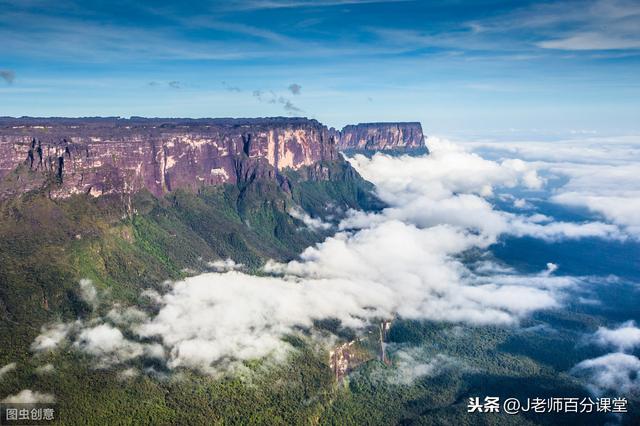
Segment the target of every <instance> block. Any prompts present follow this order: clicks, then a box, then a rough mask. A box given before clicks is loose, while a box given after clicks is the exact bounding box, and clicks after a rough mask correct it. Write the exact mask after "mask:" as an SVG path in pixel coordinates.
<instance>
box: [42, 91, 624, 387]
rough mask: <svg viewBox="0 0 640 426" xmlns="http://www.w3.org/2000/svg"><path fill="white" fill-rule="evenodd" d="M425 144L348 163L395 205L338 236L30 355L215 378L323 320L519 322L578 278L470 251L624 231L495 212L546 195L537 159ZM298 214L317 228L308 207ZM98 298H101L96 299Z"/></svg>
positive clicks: (279, 350)
mask: <svg viewBox="0 0 640 426" xmlns="http://www.w3.org/2000/svg"><path fill="white" fill-rule="evenodd" d="M258 95H259V96H262V94H261V93H259V94H258ZM430 147H431V151H432V153H431V154H430V155H429V156H423V157H416V158H413V157H399V158H398V157H395V158H394V157H389V156H386V155H381V154H376V155H375V156H374V157H373V158H370V159H369V158H366V157H364V156H356V157H355V158H353V159H351V160H350V161H351V162H352V164H353V165H354V167H356V168H357V169H358V171H359V172H360V173H361V174H362V175H363V176H364V177H365V178H367V179H369V180H370V181H372V182H373V183H374V184H375V185H376V191H377V193H378V195H379V196H380V198H382V199H383V200H384V201H385V202H386V203H387V204H388V205H389V207H388V208H386V209H384V210H383V211H381V212H376V213H364V212H358V211H351V212H349V213H348V214H347V216H346V217H345V218H344V220H343V221H342V222H341V223H340V224H339V227H338V228H339V230H338V232H337V233H336V234H335V235H333V236H331V237H328V238H326V239H325V240H324V241H323V242H321V243H319V244H316V245H315V246H312V247H309V248H307V249H306V250H305V251H304V252H303V253H302V254H301V255H300V256H299V258H298V259H296V260H294V261H291V262H288V263H277V262H273V261H270V262H268V263H267V264H266V265H265V267H264V268H263V271H262V272H263V274H262V275H260V276H255V275H249V274H246V273H243V272H241V271H240V270H239V269H240V268H239V266H238V265H237V264H235V263H234V262H233V261H231V260H226V261H217V262H216V263H212V264H211V266H212V268H213V269H214V270H215V271H217V272H211V273H206V274H201V275H198V276H195V277H190V278H187V279H185V280H182V281H179V282H176V283H170V284H169V287H168V290H167V291H166V293H165V294H159V293H156V292H151V291H147V292H145V295H147V296H149V299H150V300H151V301H152V302H153V303H154V304H155V305H156V307H155V311H154V314H148V313H145V312H141V311H137V310H136V309H133V308H125V307H115V308H114V309H115V310H111V311H110V312H109V314H108V315H107V316H106V317H104V318H99V319H97V320H93V321H90V322H87V323H84V324H76V325H72V326H69V325H56V326H51V327H49V328H46V329H43V333H42V335H41V336H39V337H38V338H37V339H36V341H35V342H34V344H33V348H34V350H46V349H48V348H51V347H55V346H56V345H58V344H60V342H67V341H68V342H72V343H71V344H72V345H73V347H74V348H76V349H77V350H81V351H84V352H86V353H89V354H92V355H94V356H96V357H97V358H98V359H99V360H100V363H99V365H100V366H110V365H126V364H127V363H129V362H131V361H132V360H136V359H140V358H149V357H154V358H155V359H157V360H160V361H161V362H164V363H165V365H166V366H167V367H168V368H170V369H173V368H179V367H190V368H198V369H201V370H203V371H206V372H211V373H215V372H220V371H223V370H226V369H228V368H230V367H231V368H235V367H238V366H241V365H242V362H243V361H245V360H250V359H255V358H264V357H267V358H270V359H274V360H280V359H283V357H284V356H285V355H286V353H287V351H289V350H291V348H290V347H289V345H288V344H287V343H285V341H283V337H284V336H286V335H291V334H297V335H306V336H311V335H317V333H316V331H315V330H314V323H315V322H316V321H317V320H322V319H327V318H332V319H337V320H339V321H340V322H341V324H342V325H343V326H344V327H349V328H352V329H355V330H362V329H364V328H365V327H368V326H369V325H370V324H371V323H373V322H375V321H379V320H380V319H381V318H385V319H389V318H393V317H395V316H401V317H403V318H409V319H420V320H423V319H424V320H433V321H445V322H450V323H461V324H471V325H487V324H494V325H504V326H509V325H515V324H518V322H519V320H520V319H522V318H524V317H526V316H527V315H530V314H531V313H532V312H534V311H536V310H542V309H553V308H558V307H561V306H562V305H563V301H564V298H565V297H566V294H567V291H569V290H570V289H572V288H573V287H574V286H576V285H578V284H579V283H580V278H577V277H568V276H561V275H558V272H559V271H561V268H560V269H559V267H558V265H556V264H554V263H553V260H554V259H549V263H548V264H547V268H546V269H545V270H542V271H540V272H538V273H531V274H522V273H518V272H517V271H515V270H513V269H511V268H508V267H505V266H504V265H501V264H497V263H495V262H493V261H491V260H490V258H485V257H482V256H481V255H479V259H478V262H475V263H469V262H466V261H463V260H462V259H463V256H462V255H463V254H469V253H471V252H472V251H474V252H476V253H483V252H485V251H486V249H487V248H488V247H489V246H490V245H491V244H493V243H495V242H496V241H498V239H499V238H500V236H502V235H505V234H511V235H516V236H522V235H526V236H531V237H535V238H542V239H545V240H557V239H567V238H583V237H601V238H623V237H624V235H623V234H622V232H621V230H620V229H619V227H618V226H617V225H616V224H612V223H605V222H601V221H583V222H579V223H574V222H562V221H554V219H553V218H551V217H548V216H543V215H541V214H538V213H535V212H530V211H528V210H525V211H524V212H519V213H512V212H507V211H503V210H500V209H499V208H498V207H497V206H496V204H494V203H495V200H496V199H497V198H498V196H497V192H498V191H502V190H503V189H505V188H507V189H520V190H523V191H540V190H541V189H543V188H544V186H545V185H546V184H547V183H548V182H547V178H546V177H545V176H542V175H541V174H540V172H539V169H538V167H537V164H536V163H535V162H532V161H523V160H520V159H513V158H506V159H501V160H498V161H492V160H488V159H485V158H482V157H481V156H479V155H477V154H473V153H471V152H468V151H466V150H465V149H463V148H461V147H459V146H457V145H454V144H451V143H450V142H447V141H444V140H439V139H436V138H434V139H433V140H432V141H431V146H430ZM290 214H293V215H297V216H298V217H299V218H301V220H302V221H303V222H305V223H306V224H307V225H308V226H322V225H321V222H318V223H316V222H314V221H313V219H311V218H308V217H305V213H304V212H300V211H293V212H292V213H290ZM305 219H306V220H305ZM94 296H95V295H94ZM98 296H99V295H97V296H96V297H94V298H93V299H95V300H98V301H100V297H98ZM86 299H88V300H93V299H92V297H91V296H90V295H87V296H86ZM401 358H402V357H401ZM401 360H402V359H400V361H401ZM423 364H425V365H423V366H421V367H419V368H418V369H417V370H415V369H413V370H412V371H413V373H412V375H414V376H415V375H419V374H422V373H421V372H424V374H428V372H429V371H431V370H430V368H431V367H429V366H430V365H431V364H429V362H427V361H425V362H423ZM592 367H593V364H590V365H587V364H584V365H582V366H581V367H579V368H578V367H576V368H577V369H578V370H581V371H582V370H589V369H591V368H592ZM412 368H413V367H412ZM434 368H435V367H434ZM414 370H415V371H414Z"/></svg>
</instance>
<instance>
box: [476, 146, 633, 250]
mask: <svg viewBox="0 0 640 426" xmlns="http://www.w3.org/2000/svg"><path fill="white" fill-rule="evenodd" d="M550 144H551V143H550V142H536V141H523V142H471V143H466V144H465V145H467V146H469V147H471V148H473V149H474V150H476V151H486V152H489V153H490V154H491V155H492V156H503V157H518V158H522V159H525V160H527V162H528V163H529V164H531V165H532V166H533V167H536V168H537V169H538V170H539V171H541V172H542V173H544V175H545V176H546V177H547V178H548V179H555V180H559V181H563V182H562V183H561V185H560V186H558V187H555V188H554V189H553V192H552V193H551V196H550V198H549V200H550V201H552V202H555V203H557V204H561V205H564V206H569V207H578V208H585V209H587V210H589V211H590V212H592V213H594V214H597V215H600V216H602V217H603V219H605V220H606V221H608V222H609V223H610V224H613V225H616V226H618V227H619V228H621V229H622V231H623V232H624V233H626V234H627V235H629V236H632V237H635V238H639V237H640V215H638V214H636V213H637V212H638V211H639V210H640V173H638V168H639V167H640V164H639V163H640V161H639V160H638V159H639V158H640V136H626V137H618V138H603V137H601V138H580V139H568V140H559V141H554V142H553V147H552V148H551V147H550ZM595 223H598V222H595ZM611 235H614V234H611Z"/></svg>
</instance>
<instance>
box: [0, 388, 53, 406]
mask: <svg viewBox="0 0 640 426" xmlns="http://www.w3.org/2000/svg"><path fill="white" fill-rule="evenodd" d="M55 400H56V399H55V397H54V396H53V395H51V394H49V393H41V392H38V391H32V390H31V389H24V390H22V391H20V392H19V393H18V394H16V395H9V396H7V397H6V398H5V399H3V400H2V402H9V403H13V404H42V403H51V402H55Z"/></svg>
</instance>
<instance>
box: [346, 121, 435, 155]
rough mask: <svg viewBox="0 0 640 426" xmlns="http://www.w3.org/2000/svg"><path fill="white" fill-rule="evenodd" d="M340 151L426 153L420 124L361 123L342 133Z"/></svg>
mask: <svg viewBox="0 0 640 426" xmlns="http://www.w3.org/2000/svg"><path fill="white" fill-rule="evenodd" d="M339 145H340V149H341V150H345V151H349V150H358V151H412V150H423V151H426V144H425V138H424V135H423V134H422V126H421V125H420V123H361V124H356V125H349V126H346V127H345V128H343V129H342V131H341V132H340V143H339Z"/></svg>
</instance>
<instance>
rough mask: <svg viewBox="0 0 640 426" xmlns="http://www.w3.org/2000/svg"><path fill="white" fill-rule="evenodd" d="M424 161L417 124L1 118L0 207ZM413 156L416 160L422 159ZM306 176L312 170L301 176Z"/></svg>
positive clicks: (315, 175)
mask: <svg viewBox="0 0 640 426" xmlns="http://www.w3.org/2000/svg"><path fill="white" fill-rule="evenodd" d="M340 150H343V151H368V152H373V151H376V150H381V151H385V152H423V151H424V152H426V146H425V141H424V136H423V134H422V128H421V126H420V123H368V124H358V125H355V126H347V127H345V128H344V129H343V130H342V131H341V132H338V131H336V130H334V129H333V128H331V129H329V128H327V127H326V126H324V125H322V124H321V123H319V122H318V121H316V120H309V119H306V118H284V117H276V118H254V119H232V118H220V119H161V118H152V119H147V118H139V117H132V118H130V119H122V118H117V117H110V118H28V117H27V118H8V117H4V118H0V151H1V152H2V155H1V156H0V180H2V185H0V197H2V196H3V193H5V195H6V192H8V190H7V188H10V191H9V192H11V191H13V192H16V191H19V192H24V191H27V190H30V189H34V188H38V187H41V186H42V185H43V183H47V182H48V183H51V185H49V191H50V194H51V196H53V197H56V198H64V197H68V196H71V195H73V194H78V193H88V194H91V195H93V196H100V195H103V194H110V193H118V194H131V193H135V192H137V191H138V190H140V189H142V188H146V189H148V190H149V191H150V192H152V193H153V194H154V195H156V196H160V195H162V194H165V193H167V192H170V191H172V190H175V189H191V190H194V189H197V188H199V187H200V186H204V185H218V184H223V183H230V184H242V183H245V182H251V181H253V180H255V179H272V180H275V181H277V182H278V183H279V184H280V185H281V187H282V188H283V189H284V190H285V191H287V190H288V189H289V184H288V182H287V178H286V174H285V173H280V172H281V171H283V170H284V169H291V170H299V169H303V168H304V169H305V171H304V173H303V176H306V178H308V179H313V180H328V179H330V177H329V173H328V169H327V170H324V169H323V167H324V166H323V164H326V162H331V161H342V160H341V157H340V154H339V153H338V151H340ZM421 150H422V151H421ZM305 166H312V167H305Z"/></svg>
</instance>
